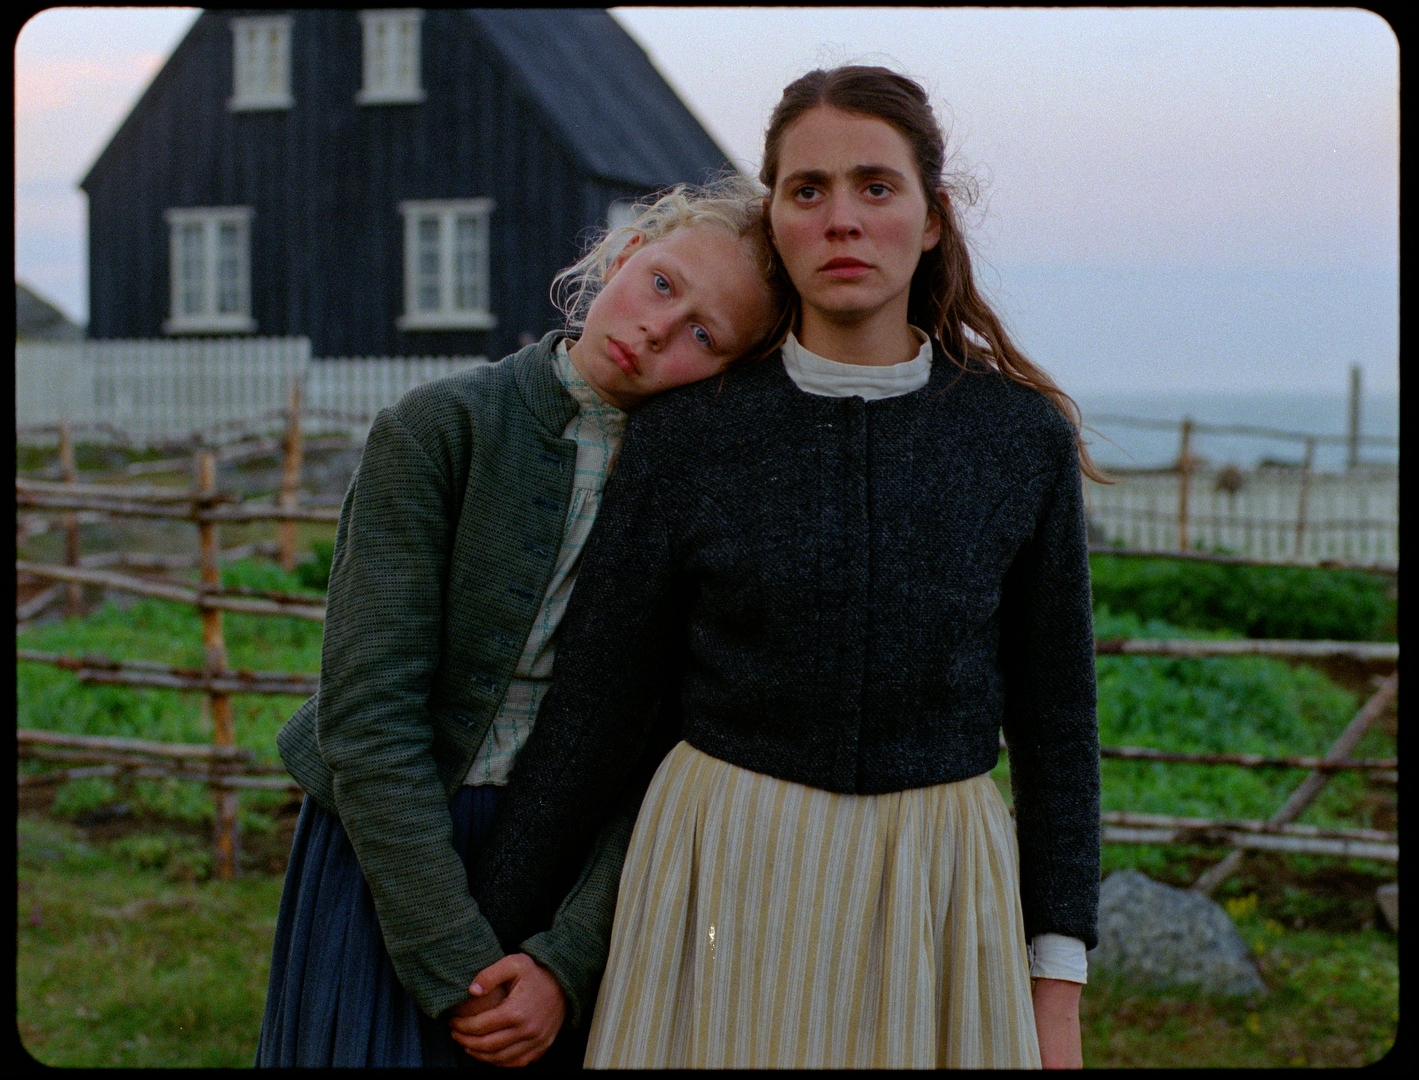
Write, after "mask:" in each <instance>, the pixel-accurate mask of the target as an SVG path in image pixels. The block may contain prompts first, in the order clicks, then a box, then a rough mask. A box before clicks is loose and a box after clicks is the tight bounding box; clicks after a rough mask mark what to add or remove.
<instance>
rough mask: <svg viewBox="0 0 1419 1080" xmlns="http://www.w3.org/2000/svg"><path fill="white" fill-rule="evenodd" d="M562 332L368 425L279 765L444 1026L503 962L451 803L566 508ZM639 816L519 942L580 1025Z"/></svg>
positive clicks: (499, 690)
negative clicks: (305, 692) (340, 838)
mask: <svg viewBox="0 0 1419 1080" xmlns="http://www.w3.org/2000/svg"><path fill="white" fill-rule="evenodd" d="M561 336H562V335H560V334H557V333H552V334H548V335H547V336H546V337H545V338H543V339H542V341H540V342H539V343H537V344H536V345H529V346H528V347H527V348H525V349H523V350H521V351H520V352H518V353H515V354H514V355H512V356H509V357H507V358H506V359H504V360H502V361H501V362H499V363H497V364H492V365H489V366H486V367H481V368H475V369H473V370H471V371H467V372H462V373H460V374H458V375H454V376H451V377H449V378H446V379H440V380H438V381H436V382H432V383H429V384H427V385H425V386H421V387H419V388H417V389H415V390H412V391H410V392H409V393H408V394H406V395H405V396H404V397H403V398H402V399H401V400H400V401H399V403H398V404H397V405H395V406H394V407H393V408H390V409H385V410H384V411H382V412H381V413H380V414H379V416H378V417H377V418H376V420H375V422H374V425H373V426H372V427H371V429H370V433H369V437H368V439H367V440H366V442H365V448H364V453H363V456H362V458H361V461H360V466H359V469H358V470H357V471H356V473H355V476H354V478H353V479H352V481H351V483H350V488H349V491H348V492H347V493H346V496H345V502H344V505H343V507H342V509H341V511H340V522H339V525H338V526H337V530H336V537H335V553H334V558H333V562H332V564H331V570H330V591H329V598H328V601H327V608H326V620H325V641H324V645H323V648H322V653H321V665H320V692H319V693H318V694H317V695H316V696H315V697H312V698H311V699H310V700H309V701H307V702H306V703H305V704H304V705H303V706H301V708H300V709H299V710H298V711H297V712H296V714H295V715H294V716H292V717H291V719H290V720H289V721H288V722H287V723H286V725H285V726H284V727H283V728H282V729H281V732H280V734H279V735H278V736H277V740H276V741H277V745H278V747H279V749H280V753H281V759H282V761H284V762H285V764H286V767H287V768H288V769H289V770H290V772H291V775H292V776H293V777H295V779H296V780H297V781H298V782H299V783H300V785H301V787H302V788H304V789H305V791H306V792H307V793H308V794H309V795H310V796H311V797H312V798H314V799H315V800H316V802H317V803H319V804H320V805H321V806H324V807H325V808H326V809H328V810H330V811H332V812H333V813H335V814H337V815H338V816H339V818H340V821H341V823H342V824H343V825H344V827H345V831H346V832H347V833H348V834H349V836H350V841H351V843H352V845H353V846H354V849H355V853H356V855H357V856H358V857H359V860H360V866H361V868H362V869H363V871H364V874H365V877H366V879H367V880H368V881H369V885H370V891H371V893H372V894H373V897H374V904H375V909H376V910H377V912H378V913H379V922H380V927H381V929H382V930H383V932H384V940H385V944H386V946H387V947H388V949H389V955H390V957H391V959H392V960H393V962H394V969H395V971H396V973H397V974H398V976H399V980H400V982H401V983H402V984H403V985H404V987H405V988H406V989H407V990H408V991H409V993H410V994H411V995H412V996H413V998H414V1000H415V1001H416V1002H417V1003H418V1005H419V1007H420V1008H421V1009H423V1011H424V1012H426V1013H427V1014H428V1015H430V1016H438V1015H439V1014H441V1013H443V1012H444V1011H445V1010H447V1009H449V1008H451V1007H452V1006H453V1005H456V1004H457V1003H458V1002H460V1001H463V1000H464V999H466V997H467V996H468V984H469V983H470V982H471V981H472V979H473V976H474V975H476V974H477V973H478V972H479V971H481V970H482V969H483V968H484V967H486V966H487V965H489V964H491V963H493V962H494V961H496V960H497V959H499V958H500V957H501V956H502V955H503V954H504V952H503V948H502V945H501V944H500V943H499V940H498V937H497V935H496V933H495V932H494V930H493V927H492V926H491V925H490V924H489V922H488V920H487V919H486V918H484V916H483V914H482V913H481V912H480V911H479V909H478V905H477V903H476V902H475V900H474V899H473V897H472V895H471V894H470V892H469V883H468V876H467V873H466V871H465V869H464V867H463V864H462V862H461V861H460V860H459V857H458V854H457V852H456V851H455V850H454V848H453V823H452V818H451V816H450V814H449V810H448V801H449V798H450V797H451V796H452V794H453V793H454V792H455V791H456V790H457V789H458V786H459V785H460V784H461V782H462V780H463V778H464V776H465V774H466V773H467V771H468V768H469V766H470V764H471V763H472V761H473V756H474V754H475V753H476V752H477V750H478V747H479V746H480V745H481V743H482V741H483V737H484V735H485V734H486V733H487V731H488V728H489V726H490V725H491V723H492V720H493V716H494V714H495V713H496V712H497V709H498V706H499V704H500V703H501V701H502V698H503V694H504V692H505V691H506V689H507V685H508V682H509V681H510V680H511V678H512V675H513V670H514V668H515V667H516V665H517V660H518V656H519V654H520V652H521V650H522V646H523V642H524V641H525V640H526V639H527V635H528V632H529V631H530V630H531V627H532V623H533V620H534V618H535V616H536V614H537V611H538V607H539V606H540V604H541V602H542V598H543V596H544V594H545V593H546V590H547V584H548V581H549V580H550V578H551V574H552V569H553V563H554V560H555V558H556V554H557V551H558V549H559V547H560V545H561V541H562V531H563V528H564V523H565V517H566V512H567V505H568V503H569V501H570V499H571V490H572V478H573V472H574V466H575V461H576V446H575V443H574V442H573V441H572V440H570V439H563V438H562V431H563V430H564V428H565V427H566V424H567V422H568V421H569V420H570V419H571V417H572V416H573V415H574V414H575V412H576V407H577V406H576V402H575V400H574V399H573V398H572V397H571V395H570V394H568V393H567V392H566V390H565V389H563V387H562V386H561V384H560V383H559V382H558V381H557V377H556V375H555V373H554V371H553V368H552V352H553V350H554V349H555V348H556V345H557V341H558V340H559V339H560V337H561ZM633 822H634V811H633V810H631V811H629V812H627V813H621V814H618V815H615V818H614V820H613V821H612V822H611V823H610V824H609V825H608V826H607V827H606V828H604V829H603V830H602V832H601V834H600V836H599V839H598V843H597V845H596V848H595V850H594V851H593V852H592V855H591V857H590V858H589V859H588V861H587V863H586V865H585V868H584V869H583V871H582V873H581V877H580V879H579V880H578V881H577V882H576V883H575V885H574V886H573V887H572V889H571V891H570V892H569V893H568V894H566V897H565V900H564V901H563V903H562V905H561V907H560V909H559V911H558V914H557V918H556V921H555V923H554V924H553V926H552V927H551V928H550V929H549V930H546V931H544V932H542V933H540V934H537V935H536V936H535V937H532V938H529V939H528V940H527V941H524V942H522V943H520V947H521V948H522V949H523V951H525V952H526V953H528V955H530V956H532V957H533V958H534V959H536V960H537V961H538V962H539V963H541V964H543V965H544V966H545V967H547V968H548V969H550V970H551V971H552V973H553V974H554V975H555V976H556V977H557V980H558V982H559V983H560V984H561V986H562V989H563V990H564V992H565V993H566V996H567V1003H568V1021H569V1022H570V1023H571V1024H573V1025H574V1026H577V1025H580V1024H581V1023H582V1022H583V1021H584V1020H585V1019H586V1018H587V1017H588V1016H589V1014H590V1011H591V1006H592V1005H593V1003H594V995H595V992H596V988H597V984H598V982H599V980H600V976H601V970H602V968H603V967H604V965H605V961H606V953H607V949H608V945H609V941H610V937H611V921H612V917H613V914H614V910H615V903H616V889H617V885H618V882H619V878H620V871H621V863H622V860H623V859H624V857H625V851H626V847H627V844H628V843H629V840H630V832H631V828H632V825H633Z"/></svg>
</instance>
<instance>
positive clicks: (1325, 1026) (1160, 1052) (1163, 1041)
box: [1080, 895, 1399, 1068]
mask: <svg viewBox="0 0 1419 1080" xmlns="http://www.w3.org/2000/svg"><path fill="white" fill-rule="evenodd" d="M1227 908H1228V912H1229V913H1230V914H1231V915H1232V917H1233V919H1235V920H1236V923H1237V928H1238V930H1240V931H1241V934H1242V938H1243V940H1245V941H1246V942H1247V943H1248V944H1249V945H1250V946H1251V948H1252V952H1253V955H1254V957H1255V958H1256V964H1257V968H1258V969H1259V970H1260V972H1261V976H1262V979H1263V980H1264V981H1265V983H1266V985H1267V988H1268V993H1267V994H1266V995H1265V996H1263V997H1261V998H1259V999H1257V1000H1252V1001H1247V1000H1233V1001H1229V1000H1225V999H1217V998H1205V997H1202V996H1200V995H1198V994H1195V993H1184V992H1168V993H1160V992H1157V991H1149V990H1143V989H1140V988H1137V987H1131V986H1126V985H1122V984H1119V983H1110V982H1106V981H1104V980H1099V979H1095V980H1094V981H1092V982H1091V983H1090V984H1089V986H1088V987H1087V988H1086V989H1085V991H1084V995H1083V998H1082V1000H1081V1003H1080V1019H1081V1022H1082V1025H1083V1035H1084V1063H1085V1065H1086V1066H1090V1067H1094V1068H1178V1067H1185V1068H1218V1067H1226V1068H1236V1067H1253V1068H1284V1067H1287V1066H1292V1067H1304V1066H1309V1067H1312V1068H1355V1067H1357V1066H1361V1065H1368V1064H1370V1063H1372V1062H1375V1061H1378V1060H1379V1059H1380V1058H1382V1057H1383V1056H1384V1055H1385V1054H1386V1053H1387V1052H1388V1051H1389V1050H1390V1048H1391V1047H1392V1046H1393V1045H1394V1042H1395V1037H1396V1033H1397V1030H1398V1024H1399V947H1398V941H1397V940H1396V938H1395V937H1394V936H1393V935H1391V934H1388V933H1385V932H1383V931H1379V930H1363V931H1358V932H1356V931H1352V932H1348V933H1334V932H1325V931H1319V930H1308V931H1304V932H1296V931H1289V930H1287V929H1285V928H1284V927H1283V926H1282V925H1281V924H1280V923H1279V922H1277V921H1276V920H1274V919H1270V918H1267V917H1265V916H1264V915H1263V914H1262V913H1261V909H1260V907H1259V905H1258V903H1257V898H1256V897H1255V896H1254V895H1251V896H1242V897H1238V898H1236V899H1234V900H1232V901H1229V902H1228V904H1227Z"/></svg>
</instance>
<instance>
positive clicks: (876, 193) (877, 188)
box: [867, 184, 890, 199]
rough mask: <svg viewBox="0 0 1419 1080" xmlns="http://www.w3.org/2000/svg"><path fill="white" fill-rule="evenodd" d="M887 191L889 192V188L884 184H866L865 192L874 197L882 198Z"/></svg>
mask: <svg viewBox="0 0 1419 1080" xmlns="http://www.w3.org/2000/svg"><path fill="white" fill-rule="evenodd" d="M889 193H890V189H889V188H888V187H887V185H886V184H868V185H867V194H869V195H871V196H872V197H873V198H874V199H880V198H882V197H883V196H884V195H887V194H889Z"/></svg>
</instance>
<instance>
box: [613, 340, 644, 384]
mask: <svg viewBox="0 0 1419 1080" xmlns="http://www.w3.org/2000/svg"><path fill="white" fill-rule="evenodd" d="M606 351H607V352H609V353H610V354H611V359H612V360H614V361H615V362H616V366H617V367H618V368H620V369H621V370H622V371H624V372H625V373H626V374H627V375H639V374H640V373H641V367H640V362H639V357H637V356H636V354H635V352H633V351H632V350H631V348H630V347H629V346H627V345H622V344H621V343H620V342H619V341H617V340H616V339H615V338H612V337H608V338H607V339H606Z"/></svg>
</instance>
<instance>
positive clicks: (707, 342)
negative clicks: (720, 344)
mask: <svg viewBox="0 0 1419 1080" xmlns="http://www.w3.org/2000/svg"><path fill="white" fill-rule="evenodd" d="M691 333H693V334H694V335H695V340H696V341H698V342H699V343H700V344H701V345H703V346H704V347H705V348H707V349H708V348H709V347H710V346H711V345H713V344H714V341H713V340H712V339H711V338H710V336H709V331H708V330H706V329H705V328H704V327H703V326H695V327H691Z"/></svg>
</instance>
